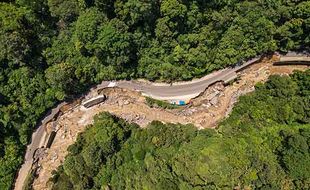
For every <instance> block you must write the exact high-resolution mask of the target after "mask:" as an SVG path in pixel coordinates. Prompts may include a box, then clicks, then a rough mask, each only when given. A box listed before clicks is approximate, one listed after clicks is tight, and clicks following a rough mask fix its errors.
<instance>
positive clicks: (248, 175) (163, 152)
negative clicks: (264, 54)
mask: <svg viewBox="0 0 310 190" xmlns="http://www.w3.org/2000/svg"><path fill="white" fill-rule="evenodd" d="M309 82H310V70H308V71H306V72H303V73H302V72H296V73H295V74H293V75H291V77H287V76H283V77H280V76H271V77H270V78H269V81H268V82H267V83H265V84H258V85H257V86H256V90H255V92H252V93H251V94H249V95H245V96H243V97H241V98H240V101H239V102H238V103H237V105H236V106H235V108H234V109H233V112H232V114H231V115H230V116H229V118H227V119H226V120H224V121H223V122H222V123H221V124H220V126H219V127H218V128H217V129H216V130H213V129H203V130H197V129H196V128H195V127H194V126H192V125H181V124H163V123H161V122H158V121H154V122H152V123H151V124H150V125H149V126H148V127H147V128H145V129H141V128H139V127H138V126H137V125H135V124H129V123H126V122H125V121H124V120H122V119H119V118H117V117H115V116H111V115H110V114H108V113H102V114H99V115H98V116H96V118H95V123H94V124H93V125H92V126H89V128H88V129H87V130H86V131H85V132H84V133H82V134H81V135H80V136H79V137H78V140H77V142H76V143H75V144H74V145H72V146H70V147H69V149H68V150H69V152H70V153H69V155H68V156H67V157H66V160H65V162H64V164H63V166H61V167H59V168H58V170H57V172H54V176H53V178H52V179H51V181H52V182H53V183H54V185H53V189H54V190H57V189H59V190H65V189H105V188H106V187H109V188H110V189H126V188H130V189H234V188H235V189H308V188H309V180H310V168H309V166H310V152H309V146H310V110H309V107H310V106H309V97H310V96H309V93H310V88H309V87H310V85H309V84H310V83H309Z"/></svg>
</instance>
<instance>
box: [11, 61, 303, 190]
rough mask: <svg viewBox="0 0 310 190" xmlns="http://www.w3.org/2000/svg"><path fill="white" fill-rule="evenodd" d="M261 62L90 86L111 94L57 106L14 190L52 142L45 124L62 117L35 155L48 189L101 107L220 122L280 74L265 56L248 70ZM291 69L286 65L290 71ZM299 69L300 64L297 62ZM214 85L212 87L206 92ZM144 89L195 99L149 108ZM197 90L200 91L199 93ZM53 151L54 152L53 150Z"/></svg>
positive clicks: (126, 114)
mask: <svg viewBox="0 0 310 190" xmlns="http://www.w3.org/2000/svg"><path fill="white" fill-rule="evenodd" d="M257 61H259V59H256V60H255V59H253V60H250V61H249V62H247V63H245V64H243V65H241V66H239V67H235V68H228V69H224V70H221V71H217V72H215V73H212V74H210V75H208V76H206V77H204V78H202V79H198V80H194V81H190V82H186V83H178V84H175V85H172V86H170V85H169V84H148V83H145V82H140V81H132V82H130V81H118V82H107V81H105V82H103V83H102V84H100V85H98V86H97V87H95V88H93V89H91V92H90V93H89V94H88V95H87V96H86V97H85V99H89V98H92V97H95V96H97V95H100V94H103V93H104V94H107V95H108V100H107V101H106V103H104V104H99V105H97V106H94V107H93V108H91V109H88V110H83V109H82V108H81V106H79V104H78V102H75V104H73V105H66V103H64V105H63V106H62V107H65V106H68V107H69V109H65V111H63V113H64V115H57V114H58V113H59V111H58V112H57V110H54V111H53V110H52V112H51V114H49V115H48V116H47V117H46V118H45V119H44V120H43V122H42V124H41V125H40V127H39V128H38V130H37V131H36V132H35V133H34V134H33V137H32V143H31V144H30V145H29V146H28V147H27V153H26V157H25V163H24V165H23V166H22V168H21V169H20V171H19V175H18V178H17V180H16V184H15V189H18V190H19V189H22V186H23V184H24V181H25V179H26V177H27V174H28V173H29V170H30V169H31V167H33V155H34V151H35V150H37V149H38V148H40V147H42V146H43V147H44V144H45V143H46V142H47V137H48V136H49V135H48V134H47V131H51V130H48V129H47V128H46V126H51V124H48V125H46V123H47V122H49V121H51V120H53V119H56V120H57V118H59V124H57V126H56V127H55V128H56V129H57V130H59V132H58V133H57V134H56V137H55V142H54V144H53V145H52V146H51V149H49V150H45V152H44V151H43V152H42V151H40V152H38V153H39V154H36V155H39V156H38V157H36V161H37V162H36V164H35V167H36V166H38V168H39V169H41V171H40V170H39V171H38V175H39V176H38V178H37V179H36V180H35V182H34V188H35V189H48V188H47V184H46V182H47V180H48V179H49V177H50V173H51V170H50V169H56V168H55V167H56V166H58V165H60V164H61V162H62V161H63V158H64V155H66V150H67V147H68V146H69V145H70V144H72V143H73V142H74V141H75V138H76V136H77V134H78V133H79V132H81V131H83V130H84V129H85V126H87V125H88V124H91V122H92V118H93V116H94V115H95V114H97V113H100V112H102V111H109V112H111V113H113V114H115V115H117V116H119V117H122V118H124V119H125V120H127V121H129V122H136V123H138V124H139V125H141V126H142V127H145V126H147V124H148V123H149V122H151V121H153V120H160V121H163V122H172V123H183V124H186V123H193V124H194V125H195V126H197V127H199V128H206V127H214V126H216V124H217V123H218V121H220V120H221V119H223V118H224V117H225V115H227V114H228V113H229V112H230V110H231V108H232V105H233V104H234V103H235V102H236V101H237V99H238V97H239V96H240V95H242V94H244V93H247V92H249V91H252V90H253V89H254V88H253V87H254V85H255V83H257V82H261V81H265V80H266V79H267V78H268V76H269V75H270V74H273V73H277V72H273V71H272V69H274V66H272V63H273V61H267V62H266V61H263V62H260V63H258V64H254V65H253V66H251V67H250V68H248V69H246V71H244V70H243V69H244V68H246V67H247V66H249V65H251V64H253V63H255V62H257ZM267 63H268V64H267ZM286 68H287V70H285V69H286ZM295 68H297V67H296V66H294V69H295ZM305 68H306V66H304V67H301V69H305ZM281 69H282V70H281V71H279V73H291V71H292V70H293V69H292V67H289V66H287V67H286V66H285V67H281ZM236 72H238V75H239V77H240V78H241V79H240V81H239V82H237V83H234V84H233V85H230V86H227V87H225V88H224V86H223V84H224V83H225V82H226V83H227V82H229V81H231V80H234V79H235V78H236V77H237V75H236ZM213 84H215V85H213ZM210 85H211V86H210ZM193 86H194V87H193ZM209 86H210V88H208V90H207V91H205V89H206V88H207V87H209ZM107 87H119V88H107ZM154 89H155V90H154ZM140 92H141V93H142V94H144V95H146V96H151V97H154V98H157V99H162V100H168V101H171V102H173V101H176V100H178V99H182V100H187V101H188V100H189V99H192V98H194V99H192V100H191V103H190V104H189V105H187V106H185V107H182V108H180V109H177V110H163V109H161V108H149V107H148V106H147V105H145V99H144V97H143V96H141V94H140ZM198 95H201V96H199V97H197V96H198ZM195 97H197V98H195ZM62 107H61V108H62ZM56 109H57V108H56ZM57 116H59V117H57ZM163 116H164V117H163ZM64 122H66V123H64ZM52 126H53V125H52ZM68 130H69V131H70V132H69V135H65V134H67V132H66V131H68ZM69 137H70V138H69ZM68 138H69V140H68ZM52 152H53V155H50V154H51V153H52ZM51 158H52V159H51ZM51 160H52V161H51ZM53 163H54V164H53ZM36 168H37V167H36Z"/></svg>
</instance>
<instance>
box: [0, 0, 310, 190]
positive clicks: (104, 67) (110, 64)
mask: <svg viewBox="0 0 310 190" xmlns="http://www.w3.org/2000/svg"><path fill="white" fill-rule="evenodd" d="M309 10H310V2H309V1H305V0H304V1H302V0H285V1H284V0H283V1H282V0H255V1H237V0H221V1H220V0H208V1H205V0H192V1H186V0H15V1H14V0H0V189H9V188H10V187H11V185H12V182H13V178H14V175H15V172H16V169H17V168H18V166H19V165H20V164H21V162H22V155H23V152H24V150H25V145H26V144H27V142H28V141H29V137H30V134H31V132H32V131H33V128H34V126H35V124H36V123H37V121H38V119H39V118H40V117H42V116H43V115H44V113H46V111H47V110H48V109H50V108H51V107H52V106H53V105H55V104H56V103H57V102H59V101H61V100H63V99H65V98H68V97H70V96H71V95H74V94H77V93H80V92H83V91H84V90H85V89H87V88H88V87H89V86H90V85H92V84H95V83H99V82H101V80H108V79H121V78H122V79H129V78H138V77H143V78H147V79H149V80H166V81H171V80H181V79H182V80H187V79H191V78H193V77H199V76H202V75H204V74H206V73H209V72H211V71H213V70H216V69H220V68H223V67H226V66H231V65H234V64H236V63H238V62H240V61H241V60H243V59H246V58H249V57H252V56H255V55H257V54H261V53H266V52H270V51H274V50H280V51H284V52H285V51H288V50H290V49H307V48H309V44H310V36H309V33H310V12H309Z"/></svg>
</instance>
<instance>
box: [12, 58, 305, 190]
mask: <svg viewBox="0 0 310 190" xmlns="http://www.w3.org/2000/svg"><path fill="white" fill-rule="evenodd" d="M298 59H300V58H298ZM259 60H260V58H254V59H251V60H249V61H247V62H246V63H244V64H242V65H240V66H237V67H234V68H227V69H223V70H220V71H217V72H215V73H211V74H210V75H207V76H206V77H203V78H202V79H199V80H194V81H189V82H182V83H177V84H174V85H169V84H164V85H158V84H154V83H145V82H139V81H115V82H111V81H103V82H102V83H101V84H99V85H97V86H96V87H95V88H93V89H97V90H98V89H103V88H107V87H119V88H125V89H129V90H136V91H140V92H142V93H143V94H144V95H146V96H150V97H153V98H155V99H160V100H169V101H175V100H189V99H191V98H194V97H196V96H198V95H199V94H200V93H202V92H203V91H204V90H205V89H206V88H207V87H208V86H210V85H211V84H213V83H215V82H218V81H223V82H229V81H230V80H232V79H234V78H235V77H237V72H239V71H240V70H242V69H244V68H246V67H247V66H249V65H251V64H254V63H256V62H257V61H259ZM307 60H308V58H307ZM65 104H66V103H65V102H63V103H61V104H59V105H58V106H57V107H56V108H54V109H52V110H51V112H50V114H48V115H47V116H46V117H45V118H44V119H43V120H42V121H41V124H40V126H39V127H38V128H37V130H36V131H35V132H34V133H33V135H32V141H31V144H29V145H28V146H27V152H26V154H25V158H24V164H23V165H22V166H21V168H20V170H19V173H18V176H17V179H16V181H15V188H14V189H15V190H22V187H23V184H24V182H25V180H26V177H27V174H28V173H29V171H30V170H31V167H32V164H33V161H34V160H33V155H34V153H35V151H36V150H37V149H38V148H41V147H42V146H44V139H45V137H46V128H45V127H46V126H45V125H46V124H47V123H48V122H49V121H51V120H52V119H53V118H54V116H55V115H56V114H57V113H58V112H59V109H60V108H61V107H62V106H63V105H65Z"/></svg>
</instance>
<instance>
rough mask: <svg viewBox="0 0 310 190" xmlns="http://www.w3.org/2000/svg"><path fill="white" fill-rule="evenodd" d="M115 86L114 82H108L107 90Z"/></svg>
mask: <svg viewBox="0 0 310 190" xmlns="http://www.w3.org/2000/svg"><path fill="white" fill-rule="evenodd" d="M115 86H116V82H110V83H109V85H108V87H109V88H112V87H115Z"/></svg>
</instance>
